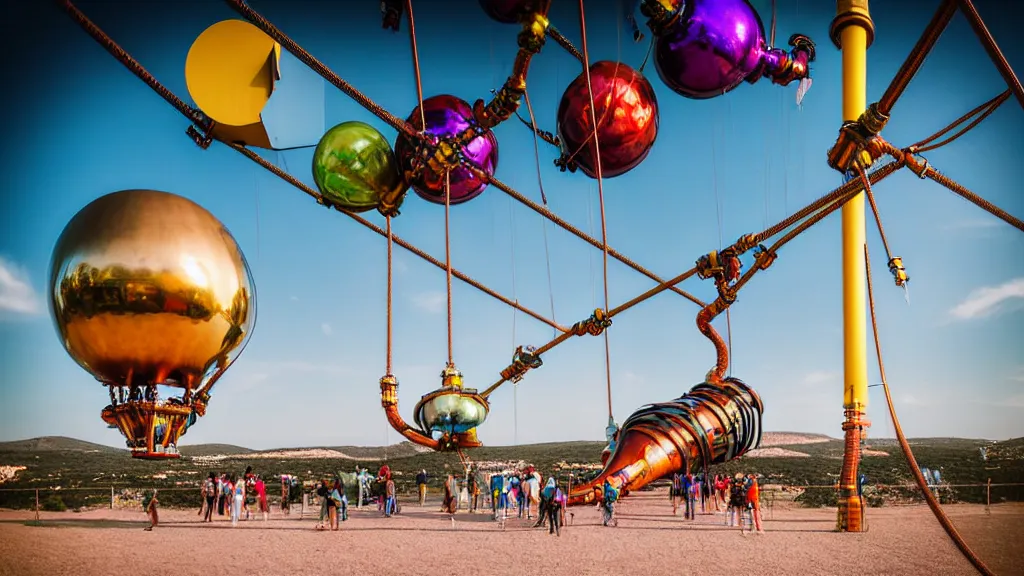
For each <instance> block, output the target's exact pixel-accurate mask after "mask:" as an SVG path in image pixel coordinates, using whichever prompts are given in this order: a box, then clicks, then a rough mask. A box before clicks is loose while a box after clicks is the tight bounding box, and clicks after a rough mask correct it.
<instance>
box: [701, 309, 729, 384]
mask: <svg viewBox="0 0 1024 576" xmlns="http://www.w3.org/2000/svg"><path fill="white" fill-rule="evenodd" d="M728 307H729V306H728V304H726V303H725V302H724V301H723V300H722V299H721V298H719V299H717V300H715V301H714V302H712V303H711V304H708V305H707V306H705V307H704V308H702V309H701V311H700V312H698V313H697V329H698V330H700V333H701V334H703V335H704V336H706V337H707V338H708V339H709V340H711V343H712V344H713V345H714V347H715V365H714V367H713V368H711V370H710V371H709V372H708V374H707V376H705V377H704V379H705V380H706V381H707V382H708V383H710V384H720V383H721V382H722V379H723V378H724V377H725V372H726V371H727V370H728V369H729V347H728V345H727V344H726V343H725V340H723V339H722V335H721V334H719V333H718V330H715V328H714V327H713V326H711V321H712V320H714V319H715V317H716V316H718V315H719V314H721V313H722V312H724V311H725V309H726V308H728Z"/></svg>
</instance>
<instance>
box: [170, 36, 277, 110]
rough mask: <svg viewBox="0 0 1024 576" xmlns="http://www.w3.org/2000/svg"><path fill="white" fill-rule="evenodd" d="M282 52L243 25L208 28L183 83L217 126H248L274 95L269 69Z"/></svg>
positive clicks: (187, 66)
mask: <svg viewBox="0 0 1024 576" xmlns="http://www.w3.org/2000/svg"><path fill="white" fill-rule="evenodd" d="M279 54H280V47H279V46H277V44H276V43H275V42H274V40H273V39H272V38H271V37H269V36H267V35H266V34H264V33H263V31H261V30H260V29H259V28H256V27H255V26H253V25H252V24H249V23H248V22H245V21H243V20H225V21H223V22H218V23H216V24H214V25H213V26H210V27H209V28H207V29H206V30H204V31H203V33H202V34H200V35H199V37H198V38H196V41H195V42H193V43H192V47H191V48H190V49H189V51H188V57H187V58H186V60H185V82H186V84H187V85H188V91H189V94H191V95H192V99H193V100H194V101H195V103H196V105H197V106H198V107H199V109H200V110H202V111H203V112H204V113H205V114H206V115H207V116H209V117H210V118H212V119H213V120H215V121H216V122H218V123H220V124H227V125H229V126H247V125H249V124H254V123H258V122H260V112H262V111H263V107H264V106H266V105H267V101H268V100H269V99H270V94H271V92H273V89H274V78H273V69H274V68H275V66H274V64H275V63H276V59H277V58H279Z"/></svg>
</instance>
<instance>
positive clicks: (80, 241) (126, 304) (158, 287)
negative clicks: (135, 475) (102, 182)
mask: <svg viewBox="0 0 1024 576" xmlns="http://www.w3.org/2000/svg"><path fill="white" fill-rule="evenodd" d="M49 300H50V307H51V312H52V314H53V319H54V323H55V326H56V328H57V333H58V335H59V336H60V339H61V342H62V343H63V345H64V348H65V349H66V350H67V352H68V354H69V355H70V356H71V357H72V358H73V359H74V360H75V361H76V362H77V363H78V364H79V365H80V366H82V368H84V369H85V370H86V371H88V372H89V373H90V374H92V375H93V376H94V377H95V378H96V379H97V380H99V381H100V382H101V383H103V384H104V385H106V386H108V388H109V393H110V405H108V406H107V407H106V408H105V409H104V410H103V412H102V417H103V420H104V421H105V422H107V423H108V424H110V425H114V426H116V427H118V428H119V429H120V430H121V432H122V433H123V434H124V435H125V437H126V438H127V444H128V447H129V448H130V449H131V450H132V455H133V456H136V457H141V458H160V457H177V454H176V446H177V441H178V439H179V438H180V437H181V435H182V434H184V433H185V431H186V430H187V428H188V427H189V426H191V425H192V424H193V423H194V422H195V421H196V419H197V418H198V417H199V416H202V415H203V414H205V411H206V404H207V402H208V400H209V390H210V387H211V386H212V385H213V383H214V382H215V381H216V380H217V379H218V378H219V377H220V376H221V375H222V374H223V373H224V371H225V370H226V369H227V368H228V367H229V366H230V365H231V363H232V362H234V360H235V359H236V358H237V357H238V355H239V354H241V352H242V349H243V348H244V347H245V344H246V342H247V341H248V338H249V336H250V334H251V332H252V329H253V326H254V324H255V319H256V295H255V290H254V286H253V280H252V276H251V274H250V271H249V266H248V264H247V263H246V261H245V257H244V255H243V254H242V252H241V250H240V249H239V247H238V244H237V243H236V242H235V240H234V238H233V237H232V236H231V234H230V233H229V232H228V231H227V229H225V228H224V226H223V225H222V224H221V223H220V222H219V221H218V220H217V219H216V218H215V217H214V216H213V215H212V214H210V213H209V212H207V211H206V210H205V209H203V208H202V207H200V206H199V205H197V204H195V203H194V202H192V201H190V200H187V199H185V198H182V197H180V196H176V195H173V194H169V193H166V192H157V191H152V190H127V191H122V192H115V193H113V194H108V195H106V196H103V197H101V198H98V199H96V200H94V201H93V202H91V203H90V204H89V205H87V206H86V207H85V208H83V209H82V210H81V211H79V212H78V214H76V215H75V216H74V217H73V218H72V219H71V221H70V222H69V223H68V225H67V226H66V227H65V228H64V231H63V232H62V233H61V235H60V238H59V239H58V240H57V244H56V246H55V247H54V249H53V257H52V260H51V264H50V298H49ZM157 385H160V386H163V387H170V389H172V390H173V389H181V390H183V392H182V394H181V397H172V398H167V399H161V398H159V396H158V395H159V389H158V388H157Z"/></svg>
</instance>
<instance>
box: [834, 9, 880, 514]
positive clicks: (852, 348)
mask: <svg viewBox="0 0 1024 576" xmlns="http://www.w3.org/2000/svg"><path fill="white" fill-rule="evenodd" d="M829 32H830V36H831V37H832V41H833V42H835V44H836V47H837V48H839V49H840V50H842V52H843V72H842V74H843V107H842V108H843V120H844V121H853V120H857V119H858V118H859V117H860V115H861V114H862V113H863V112H864V110H865V109H867V50H868V46H870V45H871V43H872V41H873V40H874V36H875V26H874V23H873V22H872V21H871V13H870V11H869V9H868V1H867V0H838V1H837V2H836V17H835V19H834V20H833V21H832V25H831V27H830V30H829ZM842 220H843V223H842V235H843V237H842V262H843V264H842V269H843V372H844V378H843V407H844V408H845V421H844V422H843V433H844V443H845V449H844V453H843V468H842V473H841V474H840V477H839V505H838V514H837V520H836V527H837V529H838V530H840V531H843V532H861V531H863V530H865V528H866V523H865V522H864V499H863V498H862V497H861V495H860V491H859V490H858V489H857V486H858V484H859V482H858V480H859V476H860V475H859V473H858V467H859V464H860V455H861V453H860V444H861V441H862V440H863V438H864V432H865V429H866V428H867V426H868V425H869V423H868V421H867V419H866V418H865V417H864V413H865V411H866V409H867V404H868V388H867V352H868V350H867V306H866V301H867V294H866V291H865V262H864V242H865V211H864V194H863V193H861V194H858V195H857V196H855V197H854V198H853V199H851V200H850V202H848V203H847V204H846V205H845V206H844V207H843V210H842Z"/></svg>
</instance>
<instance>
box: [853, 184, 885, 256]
mask: <svg viewBox="0 0 1024 576" xmlns="http://www.w3.org/2000/svg"><path fill="white" fill-rule="evenodd" d="M857 174H858V176H860V181H861V183H862V184H864V195H865V196H867V197H868V204H870V205H871V213H872V214H873V215H874V216H875V224H876V225H877V226H878V235H879V236H881V237H882V247H883V248H885V258H886V260H887V261H890V262H891V261H892V251H891V250H889V239H888V238H886V236H885V228H883V227H882V215H881V214H879V212H878V204H876V203H875V193H874V192H872V191H871V181H870V180H868V175H867V172H865V171H864V168H863V167H862V166H858V167H857Z"/></svg>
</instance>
